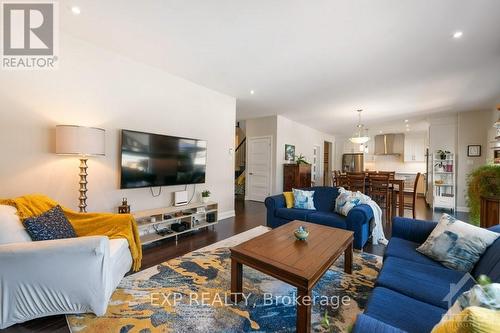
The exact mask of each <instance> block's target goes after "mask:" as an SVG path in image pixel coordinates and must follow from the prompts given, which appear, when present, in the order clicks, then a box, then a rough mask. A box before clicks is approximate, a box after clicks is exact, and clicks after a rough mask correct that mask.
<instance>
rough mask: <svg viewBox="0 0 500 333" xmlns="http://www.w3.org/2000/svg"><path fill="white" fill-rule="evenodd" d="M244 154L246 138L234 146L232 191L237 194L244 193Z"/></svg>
mask: <svg viewBox="0 0 500 333" xmlns="http://www.w3.org/2000/svg"><path fill="white" fill-rule="evenodd" d="M246 155H247V138H244V139H243V140H241V142H240V143H239V145H238V147H236V150H235V154H234V193H235V195H237V196H244V195H245V168H246Z"/></svg>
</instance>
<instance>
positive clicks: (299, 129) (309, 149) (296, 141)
mask: <svg viewBox="0 0 500 333" xmlns="http://www.w3.org/2000/svg"><path fill="white" fill-rule="evenodd" d="M325 141H327V142H331V143H332V146H333V144H334V143H335V137H334V136H332V135H329V134H326V133H323V132H320V131H318V130H315V129H313V128H311V127H308V126H305V125H302V124H300V123H297V122H295V121H292V120H290V119H288V118H285V117H283V116H277V136H276V177H275V180H276V181H275V186H274V192H275V193H281V192H283V164H284V163H285V162H286V161H285V144H291V145H294V146H295V154H296V155H300V154H302V155H304V156H305V157H306V160H307V161H308V162H309V163H311V162H312V160H313V149H314V146H315V145H316V146H319V147H320V154H319V155H320V164H319V165H320V170H319V174H320V177H319V184H323V157H324V143H325ZM330 168H331V170H333V166H331V164H330Z"/></svg>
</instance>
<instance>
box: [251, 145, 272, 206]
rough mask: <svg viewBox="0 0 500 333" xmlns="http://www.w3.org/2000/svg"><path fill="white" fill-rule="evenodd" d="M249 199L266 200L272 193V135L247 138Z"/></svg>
mask: <svg viewBox="0 0 500 333" xmlns="http://www.w3.org/2000/svg"><path fill="white" fill-rule="evenodd" d="M247 145H248V146H247V154H248V155H247V168H248V173H247V175H248V191H247V199H248V200H255V201H262V202H263V201H264V200H265V199H266V198H267V197H268V196H269V195H270V194H271V162H272V159H271V154H272V152H271V137H259V138H248V139H247Z"/></svg>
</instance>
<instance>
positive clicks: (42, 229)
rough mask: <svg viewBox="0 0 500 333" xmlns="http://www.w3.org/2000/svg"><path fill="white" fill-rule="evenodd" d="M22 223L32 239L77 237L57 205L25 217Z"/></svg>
mask: <svg viewBox="0 0 500 333" xmlns="http://www.w3.org/2000/svg"><path fill="white" fill-rule="evenodd" d="M23 224H24V227H25V228H26V231H27V232H28V234H29V235H30V237H31V239H32V240H34V241H42V240H51V239H61V238H73V237H77V236H76V233H75V230H74V229H73V226H72V225H71V223H69V221H68V219H67V218H66V216H65V215H64V212H63V211H62V208H61V206H59V205H57V206H55V207H54V208H52V209H50V210H48V211H46V212H45V213H43V214H42V215H39V216H35V217H30V218H27V219H26V220H24V222H23Z"/></svg>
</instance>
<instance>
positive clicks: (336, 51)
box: [60, 0, 500, 134]
mask: <svg viewBox="0 0 500 333" xmlns="http://www.w3.org/2000/svg"><path fill="white" fill-rule="evenodd" d="M60 4H61V8H60V11H61V17H62V20H61V29H62V31H64V32H66V33H69V34H72V35H73V36H76V37H78V38H81V39H84V40H86V41H88V42H91V43H94V44H96V45H98V46H101V47H105V48H108V49H111V50H113V51H115V52H118V53H120V54H123V55H125V56H128V57H130V58H132V59H135V60H137V61H140V62H143V63H147V64H150V65H152V66H157V67H159V68H162V69H165V70H166V71H168V72H170V73H173V74H175V75H178V76H181V77H184V78H186V79H188V80H191V81H193V82H196V83H199V84H201V85H203V86H206V87H209V88H212V89H214V90H217V91H220V92H223V93H226V94H228V95H232V96H235V97H236V98H237V113H238V118H239V119H245V118H254V117H258V116H265V115H271V114H282V115H284V116H285V117H288V118H290V119H293V120H297V121H300V122H302V123H305V124H308V125H310V126H312V127H315V128H318V129H320V130H323V131H325V132H328V133H332V134H337V133H351V132H352V130H353V126H354V125H355V123H356V121H357V116H356V112H355V110H356V109H358V108H362V109H364V110H365V111H364V112H363V119H364V122H365V123H366V124H367V126H370V124H371V123H375V122H376V123H380V122H382V121H387V122H391V121H395V120H400V119H403V118H406V117H415V116H418V117H422V116H425V115H428V114H430V113H435V112H450V111H465V110H475V109H485V108H492V106H493V105H494V104H495V103H497V102H500V19H499V16H498V13H500V1H498V0H439V1H437V0H435V1H421V0H377V1H374V0H357V1H353V0H342V1H341V0H314V1H311V0H309V1H307V0H304V1H294V0H272V1H271V0H265V1H264V0H253V1H241V0H240V1H238V0H177V1H170V0H169V1H167V0H146V1H135V0H126V1H125V0H106V1H102V0H71V1H64V2H63V1H61V2H60ZM71 5H78V6H79V7H80V8H81V14H80V15H79V16H74V15H72V13H71V10H70V6H71ZM457 30H462V31H463V33H464V34H463V38H461V39H459V40H455V39H453V38H452V37H451V35H452V34H453V32H455V31H457ZM250 90H255V94H254V95H251V94H250Z"/></svg>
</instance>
